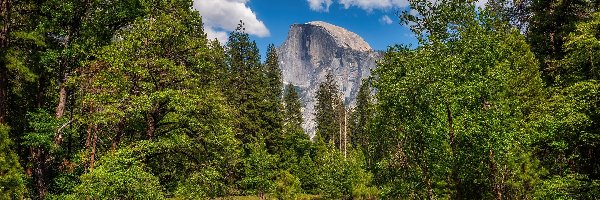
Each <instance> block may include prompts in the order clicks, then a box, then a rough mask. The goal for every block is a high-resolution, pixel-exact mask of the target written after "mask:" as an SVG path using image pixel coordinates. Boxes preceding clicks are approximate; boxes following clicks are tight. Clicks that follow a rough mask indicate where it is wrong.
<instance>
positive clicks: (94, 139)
mask: <svg viewBox="0 0 600 200" xmlns="http://www.w3.org/2000/svg"><path fill="white" fill-rule="evenodd" d="M92 132H93V134H92V141H91V142H92V153H90V165H89V171H90V172H91V171H92V170H94V164H95V163H96V143H98V125H94V130H93V131H92Z"/></svg>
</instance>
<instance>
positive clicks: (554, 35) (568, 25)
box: [526, 0, 598, 85]
mask: <svg viewBox="0 0 600 200" xmlns="http://www.w3.org/2000/svg"><path fill="white" fill-rule="evenodd" d="M594 6H595V5H593V4H592V2H591V1H588V0H569V1H561V0H532V2H531V5H530V7H529V10H530V13H531V18H530V20H529V23H528V29H527V33H526V34H527V41H528V43H529V44H530V45H531V50H532V51H533V52H534V53H535V55H536V57H537V58H538V60H539V62H540V71H541V72H542V78H543V79H544V80H545V81H546V83H547V84H550V85H552V84H554V83H555V79H556V77H557V76H560V75H561V73H562V72H561V71H562V70H560V66H559V64H558V60H560V59H562V58H563V57H564V56H565V51H564V43H565V39H566V38H567V36H568V35H569V34H570V33H571V32H573V31H574V30H575V24H576V23H577V22H580V21H582V20H584V19H587V18H588V17H589V15H590V13H591V12H592V11H593V10H594V9H590V8H593V7H594ZM595 9H598V8H595Z"/></svg>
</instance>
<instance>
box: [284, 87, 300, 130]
mask: <svg viewBox="0 0 600 200" xmlns="http://www.w3.org/2000/svg"><path fill="white" fill-rule="evenodd" d="M283 105H284V112H283V113H284V118H283V124H284V127H285V131H284V133H285V134H288V135H289V134H292V133H293V132H295V131H298V130H302V123H303V121H304V120H303V119H302V111H301V109H302V102H301V101H300V96H298V92H297V91H296V87H295V86H294V85H292V84H288V85H287V87H286V89H285V95H284V96H283Z"/></svg>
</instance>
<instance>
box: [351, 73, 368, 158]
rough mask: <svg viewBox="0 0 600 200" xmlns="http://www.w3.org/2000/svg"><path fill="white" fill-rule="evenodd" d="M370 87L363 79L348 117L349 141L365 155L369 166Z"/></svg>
mask: <svg viewBox="0 0 600 200" xmlns="http://www.w3.org/2000/svg"><path fill="white" fill-rule="evenodd" d="M371 98H372V97H371V88H370V83H369V81H368V80H363V82H362V84H361V86H360V89H359V90H358V95H357V97H356V107H355V108H354V111H353V112H352V116H351V117H350V120H349V121H350V122H349V127H351V128H350V134H349V135H350V141H352V144H353V145H354V146H355V147H357V148H358V149H360V150H361V151H362V152H363V154H364V155H365V157H366V160H367V165H368V166H370V163H371V162H370V160H371V156H370V155H371V149H370V137H371V132H370V126H371V124H370V123H371V120H372V117H373V111H372V104H373V103H372V100H371Z"/></svg>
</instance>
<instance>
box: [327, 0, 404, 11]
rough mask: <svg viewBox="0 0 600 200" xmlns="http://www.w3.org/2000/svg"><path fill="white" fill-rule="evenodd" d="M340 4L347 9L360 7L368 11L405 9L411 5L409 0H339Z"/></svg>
mask: <svg viewBox="0 0 600 200" xmlns="http://www.w3.org/2000/svg"><path fill="white" fill-rule="evenodd" d="M338 3H339V4H342V5H343V6H344V8H346V9H348V8H350V7H358V8H361V9H363V10H367V11H372V10H383V9H390V8H404V7H407V6H408V5H409V2H408V0H338Z"/></svg>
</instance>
